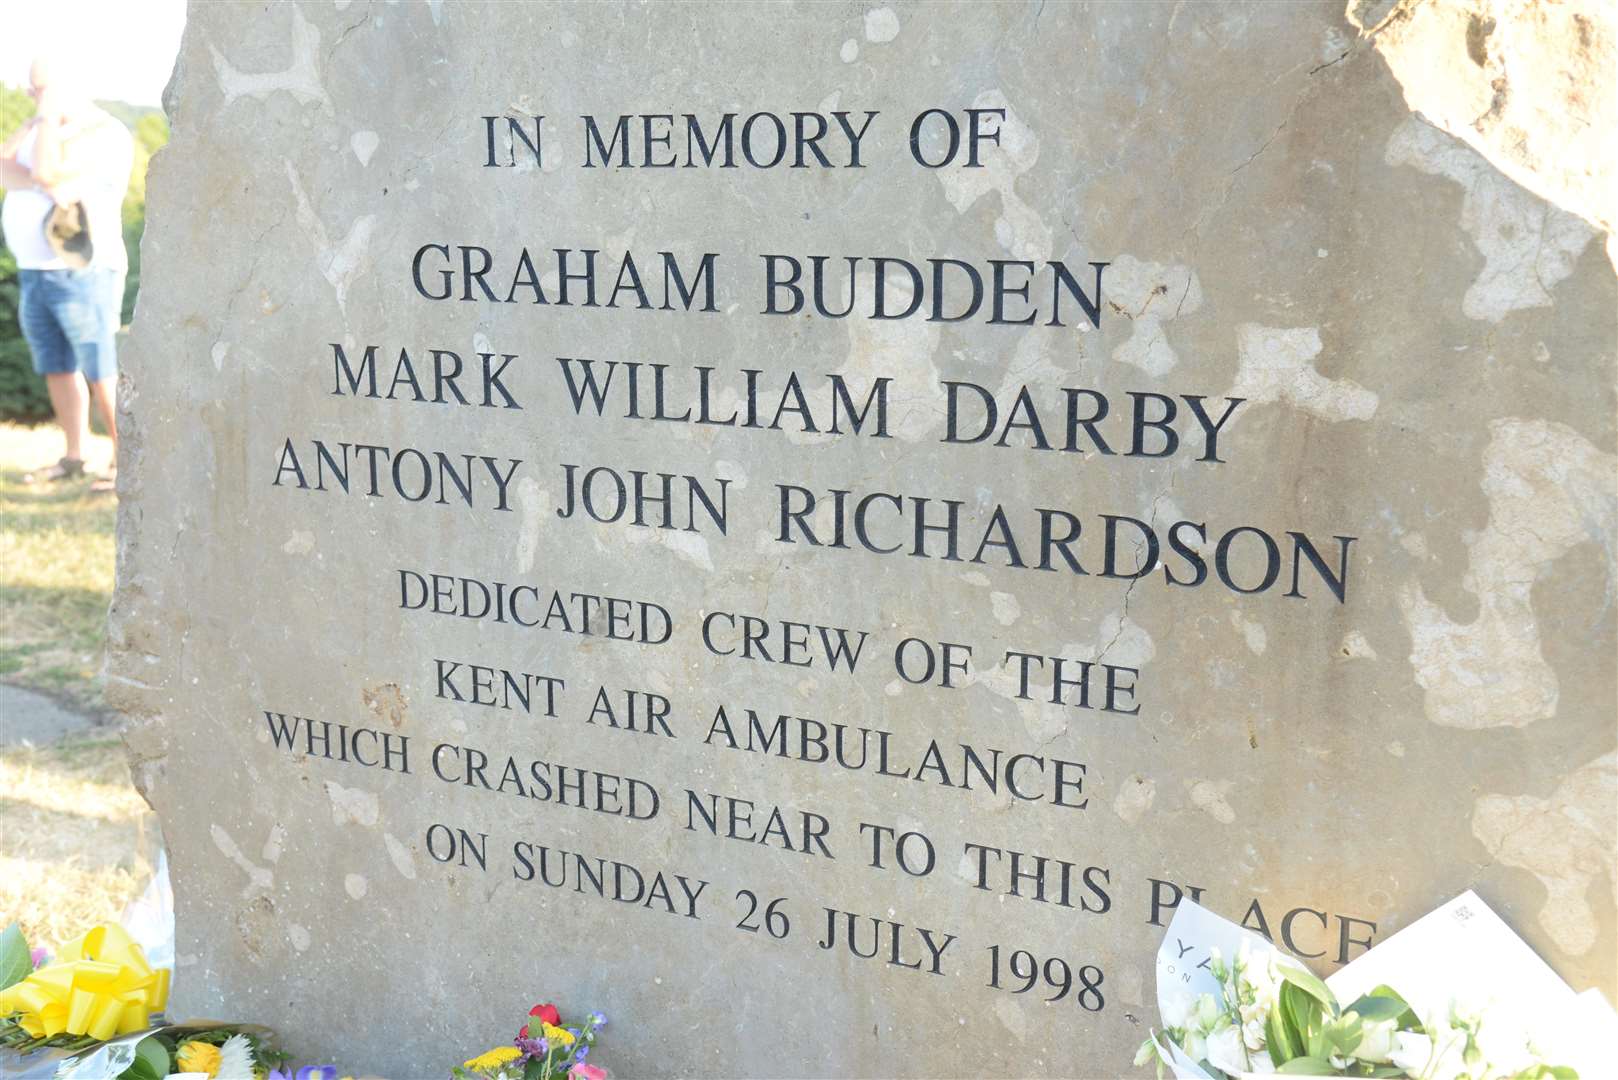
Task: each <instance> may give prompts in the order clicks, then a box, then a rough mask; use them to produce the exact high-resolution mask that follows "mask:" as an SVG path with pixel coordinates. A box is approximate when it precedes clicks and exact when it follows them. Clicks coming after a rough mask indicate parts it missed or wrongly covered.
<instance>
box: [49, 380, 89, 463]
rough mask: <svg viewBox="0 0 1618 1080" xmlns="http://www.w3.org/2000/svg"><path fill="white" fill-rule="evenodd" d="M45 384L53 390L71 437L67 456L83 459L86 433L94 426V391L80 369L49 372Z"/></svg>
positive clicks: (60, 418) (64, 430) (67, 435)
mask: <svg viewBox="0 0 1618 1080" xmlns="http://www.w3.org/2000/svg"><path fill="white" fill-rule="evenodd" d="M45 388H46V389H47V390H48V391H50V395H51V410H52V411H53V412H55V413H56V422H57V423H58V424H61V425H62V434H63V436H64V437H65V438H66V439H67V454H66V456H67V457H68V458H70V459H72V460H74V461H83V460H84V437H85V435H86V434H87V433H88V431H89V427H90V395H89V393H88V392H87V391H86V390H85V385H84V379H83V378H82V377H81V376H80V375H79V374H78V373H77V372H60V373H56V374H51V375H47V376H45Z"/></svg>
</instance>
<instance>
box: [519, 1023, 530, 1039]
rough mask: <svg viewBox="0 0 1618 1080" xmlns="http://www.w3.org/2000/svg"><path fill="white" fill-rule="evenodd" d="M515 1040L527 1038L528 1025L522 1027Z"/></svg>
mask: <svg viewBox="0 0 1618 1080" xmlns="http://www.w3.org/2000/svg"><path fill="white" fill-rule="evenodd" d="M517 1038H519V1039H526V1038H528V1025H527V1024H524V1025H523V1026H522V1030H521V1031H519V1032H517Z"/></svg>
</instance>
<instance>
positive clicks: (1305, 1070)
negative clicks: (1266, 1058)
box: [1275, 1057, 1337, 1076]
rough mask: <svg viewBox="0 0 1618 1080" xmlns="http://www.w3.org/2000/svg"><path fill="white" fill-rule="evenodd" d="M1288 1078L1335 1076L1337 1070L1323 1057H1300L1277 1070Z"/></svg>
mask: <svg viewBox="0 0 1618 1080" xmlns="http://www.w3.org/2000/svg"><path fill="white" fill-rule="evenodd" d="M1275 1071H1276V1072H1278V1073H1284V1074H1286V1075H1288V1076H1335V1075H1336V1074H1337V1070H1336V1069H1334V1068H1332V1067H1331V1062H1329V1061H1327V1060H1326V1059H1325V1058H1323V1057H1298V1058H1293V1059H1292V1060H1291V1061H1289V1062H1287V1063H1286V1064H1285V1065H1282V1066H1281V1067H1280V1068H1278V1069H1276V1070H1275Z"/></svg>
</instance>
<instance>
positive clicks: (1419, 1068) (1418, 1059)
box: [1388, 1031, 1433, 1075]
mask: <svg viewBox="0 0 1618 1080" xmlns="http://www.w3.org/2000/svg"><path fill="white" fill-rule="evenodd" d="M1432 1056H1433V1040H1431V1039H1429V1038H1428V1037H1427V1036H1425V1035H1419V1034H1417V1033H1416V1032H1413V1031H1396V1032H1394V1033H1393V1046H1392V1047H1391V1048H1389V1050H1388V1061H1389V1062H1390V1063H1392V1064H1393V1065H1396V1066H1398V1067H1399V1068H1401V1069H1403V1070H1404V1071H1405V1072H1407V1073H1410V1074H1411V1075H1419V1074H1421V1073H1422V1072H1423V1071H1424V1070H1426V1068H1427V1059H1428V1058H1430V1057H1432Z"/></svg>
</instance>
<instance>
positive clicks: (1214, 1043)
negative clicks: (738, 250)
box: [1135, 893, 1618, 1080]
mask: <svg viewBox="0 0 1618 1080" xmlns="http://www.w3.org/2000/svg"><path fill="white" fill-rule="evenodd" d="M1157 978H1158V1009H1159V1013H1160V1015H1161V1020H1162V1027H1161V1028H1160V1029H1158V1030H1157V1031H1154V1032H1153V1033H1152V1035H1151V1037H1149V1038H1148V1039H1147V1040H1146V1042H1145V1043H1143V1044H1142V1046H1141V1049H1140V1053H1139V1054H1137V1055H1136V1058H1135V1063H1136V1065H1145V1064H1147V1063H1149V1062H1153V1061H1155V1062H1156V1064H1157V1071H1158V1075H1159V1077H1161V1076H1162V1075H1163V1073H1164V1071H1165V1069H1166V1070H1168V1071H1171V1072H1172V1073H1173V1074H1174V1075H1175V1076H1176V1077H1177V1078H1179V1080H1188V1078H1194V1080H1237V1078H1246V1077H1251V1076H1255V1075H1259V1074H1268V1073H1283V1074H1288V1075H1293V1076H1314V1077H1325V1076H1359V1077H1407V1078H1411V1080H1462V1078H1465V1080H1577V1078H1578V1077H1579V1075H1580V1069H1579V1068H1576V1067H1574V1062H1577V1063H1578V1065H1579V1066H1581V1067H1583V1068H1584V1069H1585V1070H1586V1071H1585V1075H1586V1076H1587V1077H1590V1076H1594V1075H1597V1073H1596V1071H1595V1069H1596V1068H1599V1067H1600V1066H1599V1065H1593V1063H1592V1057H1593V1056H1594V1054H1596V1053H1598V1052H1599V1051H1598V1050H1597V1047H1598V1044H1599V1040H1600V1039H1605V1040H1607V1041H1608V1042H1609V1044H1610V1041H1611V1039H1612V1038H1613V1036H1614V1035H1615V1034H1618V1031H1614V1030H1613V1029H1618V1016H1615V1015H1614V1014H1613V1012H1612V1009H1611V1006H1608V1005H1606V1003H1605V1001H1603V1000H1602V999H1601V998H1600V996H1599V994H1595V993H1593V992H1591V993H1587V994H1583V995H1576V994H1574V993H1573V991H1572V990H1571V988H1569V987H1568V986H1567V984H1566V983H1564V982H1562V980H1561V979H1560V978H1558V977H1557V976H1556V975H1555V974H1554V973H1553V972H1552V971H1551V970H1550V969H1549V968H1548V967H1546V966H1545V964H1544V962H1543V961H1541V960H1540V959H1539V958H1538V957H1537V956H1535V955H1534V954H1533V953H1532V951H1531V950H1529V949H1528V947H1527V946H1526V945H1525V944H1524V943H1523V942H1522V940H1521V939H1520V938H1518V937H1517V936H1516V935H1515V934H1513V933H1512V932H1511V931H1510V930H1509V929H1508V928H1507V927H1506V925H1505V923H1503V922H1502V921H1501V920H1500V919H1499V917H1498V916H1496V915H1495V914H1494V912H1492V911H1490V910H1489V908H1488V907H1487V906H1486V905H1484V903H1483V902H1482V901H1481V900H1479V899H1478V898H1477V897H1476V896H1475V895H1474V894H1472V893H1466V894H1464V895H1462V896H1461V897H1458V898H1457V899H1456V900H1454V901H1452V902H1451V903H1449V904H1446V905H1445V906H1444V907H1442V908H1440V909H1438V910H1437V911H1435V912H1433V913H1432V914H1430V915H1428V916H1427V917H1426V918H1424V919H1421V920H1419V921H1418V922H1416V923H1415V924H1413V925H1412V926H1410V927H1408V928H1406V929H1405V930H1404V931H1402V932H1401V933H1399V934H1396V935H1394V937H1393V938H1391V939H1389V940H1388V941H1387V942H1385V943H1383V944H1381V945H1378V946H1377V947H1376V948H1374V949H1372V950H1371V951H1370V952H1368V953H1366V954H1365V955H1364V956H1362V957H1360V958H1359V959H1357V960H1355V961H1354V962H1353V963H1352V964H1349V965H1348V966H1347V967H1344V968H1343V969H1342V970H1340V971H1338V972H1337V973H1336V974H1335V975H1333V976H1332V977H1331V978H1330V979H1328V980H1321V979H1319V978H1317V977H1316V976H1315V975H1314V974H1312V973H1311V972H1310V971H1309V970H1308V969H1307V968H1305V967H1304V966H1303V965H1302V964H1301V963H1299V962H1298V961H1296V960H1293V959H1291V958H1290V957H1287V956H1285V955H1283V954H1282V953H1281V952H1279V951H1278V950H1277V949H1276V948H1275V947H1274V946H1273V945H1271V944H1270V943H1269V942H1268V941H1266V940H1265V939H1264V938H1262V937H1260V936H1259V935H1257V934H1254V933H1251V932H1249V931H1247V930H1244V929H1243V928H1241V927H1239V926H1237V925H1236V924H1234V923H1231V922H1229V921H1228V920H1225V919H1222V918H1220V917H1219V916H1217V915H1214V914H1212V913H1210V912H1208V911H1207V910H1206V909H1204V908H1201V907H1199V906H1198V905H1196V904H1194V903H1191V902H1190V901H1184V902H1182V903H1181V904H1180V906H1179V907H1178V908H1177V909H1176V912H1175V916H1174V920H1173V922H1171V923H1170V925H1169V929H1168V933H1167V934H1166V935H1165V937H1164V943H1163V946H1162V948H1160V949H1159V950H1158V956H1157ZM1395 984H1397V985H1400V986H1401V987H1402V988H1403V993H1401V992H1400V991H1399V990H1395V989H1394V985H1395ZM1345 1001H1346V1002H1347V1003H1346V1004H1345V1003H1344V1002H1345ZM1604 1029H1605V1030H1604ZM1597 1033H1599V1036H1598V1034H1597ZM1594 1060H1595V1061H1596V1062H1599V1061H1602V1060H1603V1059H1601V1058H1599V1057H1595V1058H1594ZM1552 1062H1556V1063H1555V1064H1553V1063H1552Z"/></svg>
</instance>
